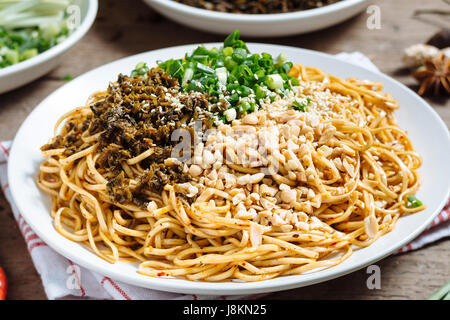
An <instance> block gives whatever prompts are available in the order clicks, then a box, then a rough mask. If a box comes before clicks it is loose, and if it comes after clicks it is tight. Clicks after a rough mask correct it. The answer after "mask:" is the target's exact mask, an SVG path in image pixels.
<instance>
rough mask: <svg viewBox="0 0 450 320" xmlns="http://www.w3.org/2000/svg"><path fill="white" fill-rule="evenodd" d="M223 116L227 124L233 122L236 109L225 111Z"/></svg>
mask: <svg viewBox="0 0 450 320" xmlns="http://www.w3.org/2000/svg"><path fill="white" fill-rule="evenodd" d="M223 115H224V116H225V119H226V120H227V121H228V122H231V121H233V120H235V119H236V115H237V113H236V109H228V110H225V111H224V113H223Z"/></svg>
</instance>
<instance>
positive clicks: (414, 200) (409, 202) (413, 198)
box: [406, 195, 423, 208]
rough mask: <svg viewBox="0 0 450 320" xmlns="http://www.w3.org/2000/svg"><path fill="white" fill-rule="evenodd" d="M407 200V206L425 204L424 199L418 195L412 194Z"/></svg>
mask: <svg viewBox="0 0 450 320" xmlns="http://www.w3.org/2000/svg"><path fill="white" fill-rule="evenodd" d="M406 200H407V203H406V207H407V208H418V207H420V206H423V203H422V201H420V200H419V199H417V197H416V196H412V195H410V196H407V197H406Z"/></svg>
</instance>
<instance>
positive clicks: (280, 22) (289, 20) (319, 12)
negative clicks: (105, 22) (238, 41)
mask: <svg viewBox="0 0 450 320" xmlns="http://www.w3.org/2000/svg"><path fill="white" fill-rule="evenodd" d="M144 2H146V3H147V4H148V5H149V6H151V7H152V8H153V9H155V10H156V11H158V12H159V13H161V14H162V15H164V16H166V17H167V18H169V19H172V20H174V21H176V22H178V23H180V24H182V25H185V26H188V27H191V28H194V29H198V30H202V31H205V32H213V33H219V34H230V33H231V32H233V31H234V30H235V29H239V30H240V31H241V34H242V35H243V36H248V37H275V36H290V35H294V34H302V33H307V32H311V31H316V30H320V29H324V28H327V27H330V26H332V25H335V24H338V23H340V22H342V21H345V20H347V19H349V18H350V17H353V16H354V15H356V14H358V13H359V12H361V11H363V10H364V9H365V8H366V7H367V6H368V5H369V2H370V0H344V1H339V2H336V3H334V4H331V5H328V6H324V7H322V8H316V9H309V10H303V11H294V12H288V13H273V14H237V13H227V12H218V11H211V10H205V9H200V8H196V7H192V6H188V5H185V4H182V3H179V2H175V1H172V0H144Z"/></svg>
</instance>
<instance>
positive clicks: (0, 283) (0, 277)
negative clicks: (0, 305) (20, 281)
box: [0, 267, 8, 300]
mask: <svg viewBox="0 0 450 320" xmlns="http://www.w3.org/2000/svg"><path fill="white" fill-rule="evenodd" d="M7 288H8V283H7V282H6V275H5V272H4V271H3V268H2V267H0V300H5V298H6V289H7Z"/></svg>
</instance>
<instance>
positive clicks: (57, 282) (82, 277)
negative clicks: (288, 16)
mask: <svg viewBox="0 0 450 320" xmlns="http://www.w3.org/2000/svg"><path fill="white" fill-rule="evenodd" d="M336 56H337V57H338V58H339V59H342V60H345V61H348V62H351V63H354V64H357V65H360V66H363V67H366V68H368V69H370V70H373V71H378V68H377V67H376V66H375V65H374V64H373V63H372V62H371V61H370V59H369V58H367V57H366V56H364V55H363V54H361V53H360V52H353V53H340V54H338V55H336ZM10 146H11V143H10V142H9V141H8V142H0V184H1V188H2V190H3V192H4V193H5V196H6V198H7V199H8V201H9V203H10V204H11V208H12V211H13V214H14V217H15V219H16V220H17V222H18V225H19V228H20V231H21V232H22V235H23V237H24V238H25V242H26V244H27V247H28V251H29V252H30V255H31V258H32V260H33V263H34V266H35V267H36V270H37V272H38V273H39V274H40V276H41V279H42V284H43V286H44V289H45V292H46V294H47V297H48V298H49V299H52V300H53V299H61V298H71V297H72V298H73V297H74V296H78V297H83V298H86V299H118V300H120V299H122V300H132V299H152V300H153V299H191V300H197V299H199V300H201V299H212V300H215V299H223V300H226V299H257V298H259V297H261V296H264V295H266V294H256V295H240V296H211V295H195V294H176V293H168V292H163V291H157V290H151V289H144V288H141V287H136V286H132V285H129V284H126V283H123V282H120V281H116V280H113V279H111V278H109V277H105V276H102V275H100V274H98V273H96V272H92V271H90V270H88V269H85V268H83V267H80V266H78V265H75V264H74V263H73V262H72V261H70V260H68V259H66V258H65V257H63V256H61V255H60V254H58V253H56V252H55V251H54V250H53V249H51V248H50V247H49V246H47V244H46V243H44V242H43V241H42V240H41V239H40V238H39V237H38V236H37V235H36V234H35V233H34V232H33V230H31V228H30V227H29V226H28V225H27V223H26V222H25V220H24V219H23V218H22V216H21V215H20V212H19V211H18V209H17V207H16V205H15V204H14V202H13V201H12V197H11V192H10V190H9V188H8V180H7V166H8V156H9V149H10ZM449 217H450V208H449V205H448V204H447V206H446V207H445V208H444V210H443V211H442V212H441V214H440V215H439V216H438V217H437V218H436V219H435V221H433V224H432V225H431V226H430V227H429V229H428V230H427V231H425V232H424V233H423V234H422V235H420V236H419V237H418V238H417V239H416V240H414V241H413V242H412V243H410V244H408V245H407V246H405V247H404V248H402V249H401V250H400V251H399V252H406V251H410V250H414V249H417V248H420V247H422V246H424V245H425V244H427V243H430V242H433V241H436V240H438V239H441V238H443V237H446V236H449V235H450V221H448V220H449Z"/></svg>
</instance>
